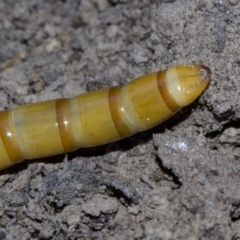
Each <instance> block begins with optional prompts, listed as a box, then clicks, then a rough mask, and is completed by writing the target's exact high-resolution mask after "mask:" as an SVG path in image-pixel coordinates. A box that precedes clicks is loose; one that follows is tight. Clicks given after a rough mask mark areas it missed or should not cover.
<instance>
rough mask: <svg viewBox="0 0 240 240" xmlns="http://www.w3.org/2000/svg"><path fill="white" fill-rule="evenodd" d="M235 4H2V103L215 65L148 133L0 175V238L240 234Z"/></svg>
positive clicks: (239, 11)
mask: <svg viewBox="0 0 240 240" xmlns="http://www.w3.org/2000/svg"><path fill="white" fill-rule="evenodd" d="M239 2H240V1H239V0H228V1H227V0H222V1H220V0H219V1H217V0H216V1H215V0H214V1H213V0H212V1H209V0H176V1H171V0H170V1H166V0H165V1H163V0H162V1H159V0H141V1H138V0H135V1H134V0H132V1H127V0H90V1H83V0H82V1H81V0H69V1H64V0H62V1H52V0H49V1H45V0H21V1H17V0H2V1H0V108H1V110H5V109H12V108H14V107H17V106H20V105H22V104H26V103H32V102H37V101H42V100H47V99H55V98H63V97H64V98H69V97H73V96H75V95H78V94H81V93H83V92H87V91H92V90H96V89H100V88H103V87H108V86H115V85H120V84H123V83H126V82H128V81H130V80H131V79H134V78H136V77H138V76H141V75H144V74H146V73H149V72H153V71H157V70H160V69H165V68H167V67H169V66H173V65H176V64H185V63H201V64H205V65H206V66H209V67H210V68H211V72H212V80H211V82H210V85H209V87H208V89H207V90H206V91H205V92H204V93H203V95H202V96H201V97H200V98H199V99H198V100H197V101H195V102H194V103H193V104H191V105H190V106H188V107H186V108H184V109H183V110H182V111H181V112H179V113H178V114H176V115H174V116H173V117H172V118H171V119H169V120H168V121H166V122H165V123H163V124H161V125H159V126H157V127H155V128H154V129H151V130H149V131H146V132H143V133H139V134H136V135H134V136H132V137H130V138H127V139H124V140H121V141H118V142H115V143H111V144H106V145H103V146H100V147H95V148H88V149H79V150H78V151H75V152H72V153H68V154H63V155H58V156H53V157H48V158H43V159H37V160H32V161H25V162H22V163H19V164H17V165H15V166H13V167H11V168H8V169H5V170H3V171H1V174H0V196H1V199H0V239H8V240H13V239H16V240H19V239H24V240H33V239H41V240H43V239H54V240H63V239H69V240H76V239H81V240H83V239H84V240H86V239H97V240H101V239H103V240H105V239H111V240H126V239H144V240H145V239H146V240H160V239H163V240H173V239H184V240H188V239H189V240H190V239H191V240H193V239H217V240H221V239H234V240H237V239H240V127H239V126H240V124H239V123H240V101H239V96H240V79H239V78H238V75H239V74H240V59H239V53H238V49H240V40H239V39H240V28H239V26H240V3H239ZM96 124H97V116H96Z"/></svg>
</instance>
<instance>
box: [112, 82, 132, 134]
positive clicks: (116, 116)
mask: <svg viewBox="0 0 240 240" xmlns="http://www.w3.org/2000/svg"><path fill="white" fill-rule="evenodd" d="M120 93H121V87H112V88H110V89H109V92H108V101H109V109H110V112H111V116H112V120H113V123H114V125H115V128H116V130H117V132H118V134H119V135H120V136H121V137H125V136H128V135H130V134H132V130H131V129H130V128H129V126H128V125H127V124H126V123H125V121H124V120H123V118H122V115H123V114H124V113H123V114H121V111H122V110H123V109H122V104H121V94H120Z"/></svg>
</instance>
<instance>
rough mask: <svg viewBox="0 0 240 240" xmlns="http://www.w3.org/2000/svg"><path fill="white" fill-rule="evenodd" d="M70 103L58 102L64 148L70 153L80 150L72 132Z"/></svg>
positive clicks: (67, 101) (57, 113) (58, 118)
mask: <svg viewBox="0 0 240 240" xmlns="http://www.w3.org/2000/svg"><path fill="white" fill-rule="evenodd" d="M68 103H69V100H68V99H57V100H56V116H57V123H58V128H59V133H60V136H61V141H62V146H63V148H64V150H65V151H70V150H74V149H76V148H78V144H77V142H76V140H75V138H74V135H73V131H72V126H71V121H70V115H69V107H68Z"/></svg>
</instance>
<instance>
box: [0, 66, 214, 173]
mask: <svg viewBox="0 0 240 240" xmlns="http://www.w3.org/2000/svg"><path fill="white" fill-rule="evenodd" d="M209 81H210V70H209V68H208V67H206V66H203V65H179V66H175V67H172V68H169V69H167V70H164V71H159V72H154V73H150V74H148V75H145V76H142V77H140V78H137V79H135V80H133V81H131V82H129V83H127V84H125V85H123V86H119V87H111V88H106V89H102V90H98V91H94V92H90V93H85V94H82V95H79V96H76V97H74V98H71V99H57V100H50V101H45V102H39V103H33V104H27V105H24V106H21V107H18V108H16V109H13V110H7V111H2V112H0V137H1V138H0V169H2V168H5V167H7V166H10V165H12V164H14V163H17V162H19V161H22V160H24V159H34V158H40V157H45V156H50V155H54V154H60V153H64V152H67V151H72V150H75V149H77V148H80V147H92V146H97V145H100V144H105V143H108V142H113V141H116V140H118V139H121V138H124V137H127V136H130V135H132V134H134V133H137V132H139V131H144V130H146V129H149V128H152V127H153V126H155V125H157V124H159V123H160V122H162V121H164V120H166V119H167V118H169V117H170V116H172V115H173V114H174V113H176V112H177V111H179V110H180V109H181V108H182V107H184V106H186V105H188V104H190V103H191V102H192V101H193V100H195V99H196V98H197V97H198V96H199V95H200V94H201V93H202V92H203V90H204V89H205V88H206V86H207V85H208V83H209Z"/></svg>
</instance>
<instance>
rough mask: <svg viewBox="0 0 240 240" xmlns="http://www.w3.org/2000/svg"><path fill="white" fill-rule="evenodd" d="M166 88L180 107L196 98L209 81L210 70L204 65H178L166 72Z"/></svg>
mask: <svg viewBox="0 0 240 240" xmlns="http://www.w3.org/2000/svg"><path fill="white" fill-rule="evenodd" d="M165 74H166V75H165V76H166V81H167V88H168V91H169V93H170V94H171V96H172V97H173V98H174V100H175V101H176V103H177V104H178V105H179V106H180V107H184V106H186V105H188V104H190V103H191V102H193V101H194V100H195V99H196V98H198V97H199V96H200V95H201V93H202V92H203V91H204V89H205V88H206V87H207V85H208V83H209V81H210V75H211V73H210V69H209V68H208V67H206V66H204V65H197V64H196V65H194V64H193V65H178V66H175V67H172V68H169V69H167V70H166V73H165Z"/></svg>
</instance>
